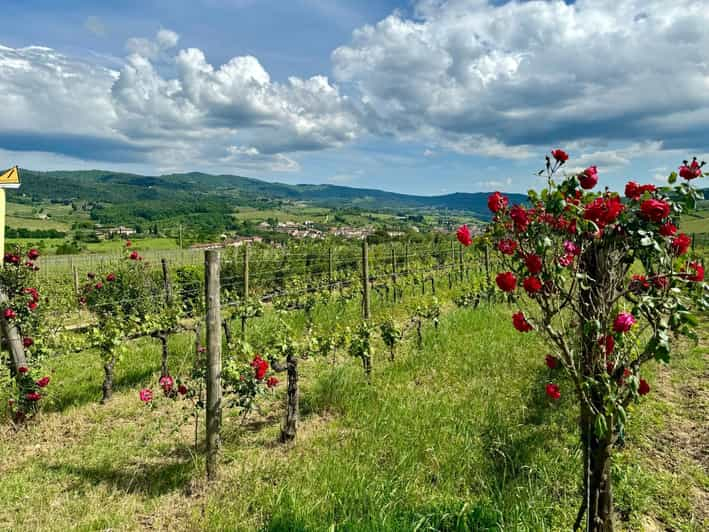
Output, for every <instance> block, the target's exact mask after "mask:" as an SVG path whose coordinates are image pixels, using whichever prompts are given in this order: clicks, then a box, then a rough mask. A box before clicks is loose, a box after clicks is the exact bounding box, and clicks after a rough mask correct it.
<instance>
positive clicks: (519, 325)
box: [512, 312, 534, 333]
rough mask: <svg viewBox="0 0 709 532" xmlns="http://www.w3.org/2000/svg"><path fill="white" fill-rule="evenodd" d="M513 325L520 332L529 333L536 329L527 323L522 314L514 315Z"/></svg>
mask: <svg viewBox="0 0 709 532" xmlns="http://www.w3.org/2000/svg"><path fill="white" fill-rule="evenodd" d="M512 325H514V328H515V329H517V330H518V331H519V332H523V333H524V332H529V331H531V330H532V329H534V327H532V324H531V323H529V322H528V321H527V318H525V317H524V314H523V313H522V312H516V313H515V314H513V315H512Z"/></svg>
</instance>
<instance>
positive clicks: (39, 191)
mask: <svg viewBox="0 0 709 532" xmlns="http://www.w3.org/2000/svg"><path fill="white" fill-rule="evenodd" d="M21 173H22V188H21V190H19V191H17V192H15V194H18V193H19V194H23V195H29V196H32V197H34V198H36V199H43V200H50V201H69V200H78V201H92V202H100V203H110V204H123V203H126V202H134V203H142V204H144V205H143V207H146V206H148V205H149V204H151V203H153V202H157V203H159V204H160V207H161V208H165V207H166V206H167V205H168V204H169V203H170V202H176V203H177V204H182V203H183V202H185V201H189V202H194V201H195V200H199V201H204V202H207V203H209V204H210V205H211V206H212V207H216V206H217V205H221V204H223V205H224V206H226V205H228V206H230V207H236V206H238V205H247V204H252V203H254V202H259V201H261V202H263V201H291V202H292V201H302V202H306V203H309V204H312V205H317V206H326V207H340V208H344V207H358V208H361V209H372V210H396V209H410V208H418V209H435V210H445V209H448V210H454V211H465V212H469V213H471V214H473V215H475V216H476V217H478V218H481V219H487V218H489V211H488V209H487V197H488V195H489V193H486V192H478V193H466V192H456V193H452V194H445V195H438V196H417V195H412V194H401V193H396V192H387V191H383V190H377V189H362V188H352V187H346V186H341V185H327V184H324V185H308V184H300V185H288V184H284V183H275V182H269V181H263V180H260V179H255V178H251V177H243V176H237V175H211V174H204V173H200V172H190V173H184V174H167V175H161V176H144V175H138V174H128V173H120V172H110V171H103V170H80V171H49V172H37V171H33V170H22V171H21ZM508 196H509V197H510V201H511V202H523V201H525V199H526V196H525V195H522V194H508Z"/></svg>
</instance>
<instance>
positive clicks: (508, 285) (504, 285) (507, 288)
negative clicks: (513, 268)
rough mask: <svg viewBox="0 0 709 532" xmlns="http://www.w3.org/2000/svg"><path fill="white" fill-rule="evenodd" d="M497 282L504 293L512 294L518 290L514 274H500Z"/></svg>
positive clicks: (496, 279) (496, 278)
mask: <svg viewBox="0 0 709 532" xmlns="http://www.w3.org/2000/svg"><path fill="white" fill-rule="evenodd" d="M495 282H496V283H497V286H499V287H500V290H502V291H503V292H512V291H513V290H514V289H515V288H517V277H515V274H514V273H512V272H504V273H498V274H497V277H495Z"/></svg>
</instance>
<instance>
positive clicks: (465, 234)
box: [455, 225, 473, 247]
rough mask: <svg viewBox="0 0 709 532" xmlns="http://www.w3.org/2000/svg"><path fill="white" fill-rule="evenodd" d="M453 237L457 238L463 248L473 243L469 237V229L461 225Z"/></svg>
mask: <svg viewBox="0 0 709 532" xmlns="http://www.w3.org/2000/svg"><path fill="white" fill-rule="evenodd" d="M455 236H456V237H457V238H458V242H460V243H461V244H463V245H464V246H465V247H468V246H469V245H470V244H472V243H473V237H472V236H471V234H470V229H468V226H467V225H461V226H460V227H459V228H458V231H457V232H456V234H455Z"/></svg>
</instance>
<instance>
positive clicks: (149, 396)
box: [139, 388, 153, 403]
mask: <svg viewBox="0 0 709 532" xmlns="http://www.w3.org/2000/svg"><path fill="white" fill-rule="evenodd" d="M139 395H140V400H141V401H143V402H144V403H149V402H150V401H152V400H153V391H152V390H150V389H148V388H143V389H142V390H140V394H139Z"/></svg>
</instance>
